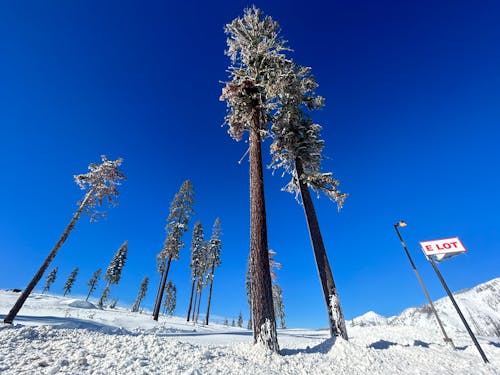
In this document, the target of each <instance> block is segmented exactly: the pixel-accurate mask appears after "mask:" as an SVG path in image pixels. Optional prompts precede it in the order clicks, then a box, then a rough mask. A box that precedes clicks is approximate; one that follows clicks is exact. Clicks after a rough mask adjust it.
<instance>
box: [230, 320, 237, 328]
mask: <svg viewBox="0 0 500 375" xmlns="http://www.w3.org/2000/svg"><path fill="white" fill-rule="evenodd" d="M231 327H236V322H235V321H234V318H233V320H232V321H231Z"/></svg>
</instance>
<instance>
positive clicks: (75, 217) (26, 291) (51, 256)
mask: <svg viewBox="0 0 500 375" xmlns="http://www.w3.org/2000/svg"><path fill="white" fill-rule="evenodd" d="M93 192H94V189H90V190H89V191H88V192H87V194H85V198H83V201H82V203H81V204H80V207H78V210H77V211H76V212H75V213H74V214H73V217H72V218H71V221H70V222H69V224H68V226H67V227H66V229H65V230H64V232H63V234H62V236H61V238H59V241H57V243H56V244H55V245H54V247H53V248H52V251H51V252H50V253H49V255H48V256H47V258H46V259H45V261H44V262H43V264H42V266H41V267H40V269H39V270H38V272H37V273H36V274H35V276H33V279H32V280H31V281H30V283H29V284H28V286H27V287H26V289H24V290H23V292H22V293H21V295H20V296H19V298H18V299H17V301H16V303H15V304H14V306H13V307H12V309H11V310H10V311H9V313H8V314H7V315H6V316H5V318H4V320H3V322H4V323H8V324H12V322H13V321H14V319H15V317H16V316H17V314H18V313H19V310H21V307H23V305H24V302H26V300H27V299H28V297H29V295H30V294H31V292H32V291H33V289H35V287H36V284H38V282H39V281H40V279H41V278H42V276H43V274H44V272H45V271H46V270H47V268H49V265H50V263H51V262H52V260H53V259H54V258H55V257H56V255H57V252H58V251H59V249H60V248H61V246H62V245H63V244H64V242H66V239H67V238H68V235H69V233H70V232H71V231H72V230H73V228H74V227H75V224H76V222H77V221H78V219H79V218H80V215H81V214H82V211H83V209H84V208H85V206H86V205H87V202H88V200H89V198H90V196H91V194H92V193H93Z"/></svg>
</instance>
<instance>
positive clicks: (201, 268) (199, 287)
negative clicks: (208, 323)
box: [194, 241, 208, 323]
mask: <svg viewBox="0 0 500 375" xmlns="http://www.w3.org/2000/svg"><path fill="white" fill-rule="evenodd" d="M207 271H208V241H204V242H203V246H202V247H201V256H200V263H199V265H198V280H197V282H196V297H197V298H196V297H195V302H196V301H198V304H197V305H196V303H195V306H196V309H195V310H196V313H195V315H194V321H195V322H196V323H198V316H199V315H200V306H201V296H202V293H203V288H204V287H205V286H206V285H207V281H208V279H207Z"/></svg>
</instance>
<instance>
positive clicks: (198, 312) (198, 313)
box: [194, 287, 203, 323]
mask: <svg viewBox="0 0 500 375" xmlns="http://www.w3.org/2000/svg"><path fill="white" fill-rule="evenodd" d="M202 293H203V287H201V288H200V299H199V300H198V308H197V309H196V318H195V320H194V321H195V323H198V315H200V306H201V294H202Z"/></svg>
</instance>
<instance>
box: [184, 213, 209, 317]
mask: <svg viewBox="0 0 500 375" xmlns="http://www.w3.org/2000/svg"><path fill="white" fill-rule="evenodd" d="M204 243H205V234H204V232H203V226H202V225H201V223H200V222H199V221H198V222H196V223H195V224H194V229H193V238H192V240H191V262H190V263H189V267H191V281H192V283H191V296H190V297H189V307H188V312H187V321H188V322H189V320H190V319H191V310H193V317H194V310H195V309H192V307H193V295H194V288H195V286H196V284H197V282H198V278H199V277H200V271H201V270H200V263H201V261H202V253H203V245H204Z"/></svg>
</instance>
